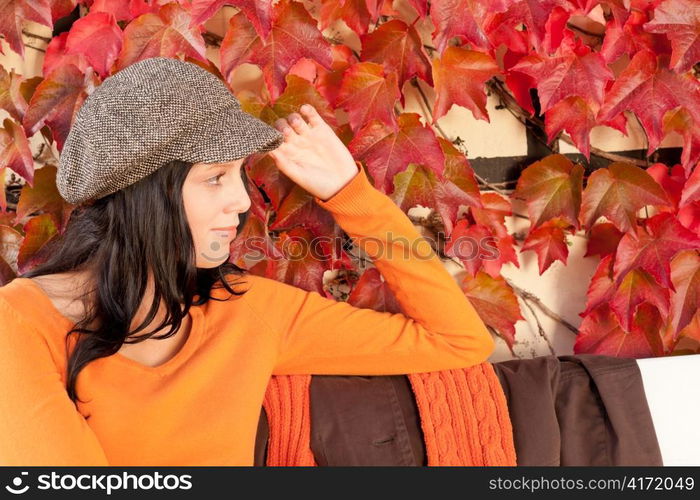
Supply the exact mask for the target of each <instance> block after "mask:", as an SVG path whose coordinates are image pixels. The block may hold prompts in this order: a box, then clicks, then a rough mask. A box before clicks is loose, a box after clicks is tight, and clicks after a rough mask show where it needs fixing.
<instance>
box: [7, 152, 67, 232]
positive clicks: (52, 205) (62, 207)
mask: <svg viewBox="0 0 700 500" xmlns="http://www.w3.org/2000/svg"><path fill="white" fill-rule="evenodd" d="M74 208H75V207H74V205H71V204H69V203H66V202H65V200H64V199H63V198H62V197H61V195H60V194H59V192H58V188H57V187H56V167H54V166H53V165H44V166H43V167H42V168H40V169H37V170H36V171H35V172H34V184H33V186H30V185H28V184H26V185H24V186H23V187H22V191H21V193H20V197H19V203H17V212H16V214H15V221H14V223H15V224H25V223H26V222H27V220H28V217H29V216H30V215H31V214H32V213H34V212H38V211H41V212H43V213H48V214H51V215H53V217H54V221H56V222H57V223H58V224H57V229H58V231H59V232H61V233H62V232H63V230H64V229H65V226H66V224H67V223H68V219H69V217H70V214H71V212H72V211H73V209H74Z"/></svg>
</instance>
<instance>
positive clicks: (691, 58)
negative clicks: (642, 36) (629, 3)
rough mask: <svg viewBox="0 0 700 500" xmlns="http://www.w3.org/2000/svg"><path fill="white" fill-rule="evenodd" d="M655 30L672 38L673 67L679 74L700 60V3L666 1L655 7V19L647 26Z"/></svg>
mask: <svg viewBox="0 0 700 500" xmlns="http://www.w3.org/2000/svg"><path fill="white" fill-rule="evenodd" d="M644 29H645V30H647V31H650V32H652V33H664V34H665V35H666V36H668V38H669V39H670V40H671V46H672V47H673V52H672V53H671V63H670V65H671V67H672V68H673V69H674V70H676V71H677V72H679V73H682V72H684V71H688V70H689V69H690V68H691V67H692V66H693V65H694V64H695V63H696V62H698V61H700V3H698V2H697V1H695V0H665V1H664V2H662V3H661V5H659V6H658V7H657V8H656V9H654V19H653V20H652V21H650V22H648V23H646V24H645V25H644Z"/></svg>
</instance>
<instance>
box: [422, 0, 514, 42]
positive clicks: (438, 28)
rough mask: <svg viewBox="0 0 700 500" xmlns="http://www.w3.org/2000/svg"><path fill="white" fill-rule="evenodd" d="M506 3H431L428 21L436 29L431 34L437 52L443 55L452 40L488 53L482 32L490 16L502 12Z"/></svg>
mask: <svg viewBox="0 0 700 500" xmlns="http://www.w3.org/2000/svg"><path fill="white" fill-rule="evenodd" d="M510 3H512V2H511V1H509V0H489V1H487V2H484V1H482V0H457V1H448V0H433V1H432V2H431V3H430V20H431V21H432V22H433V26H435V30H434V31H433V33H432V34H431V36H432V38H433V40H434V43H435V46H436V48H437V51H438V52H439V53H441V54H442V53H443V51H444V50H445V47H446V46H447V43H448V42H449V41H450V39H451V38H453V37H459V39H460V40H461V41H462V42H464V43H470V44H473V45H474V46H475V47H477V48H479V49H488V48H490V46H491V44H490V43H489V39H488V37H487V36H486V33H484V31H483V28H482V27H483V26H484V25H485V24H486V20H487V19H488V16H489V14H493V13H496V12H503V11H505V10H506V9H507V8H508V6H509V4H510Z"/></svg>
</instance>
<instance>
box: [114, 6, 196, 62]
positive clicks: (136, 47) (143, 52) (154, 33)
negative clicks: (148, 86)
mask: <svg viewBox="0 0 700 500" xmlns="http://www.w3.org/2000/svg"><path fill="white" fill-rule="evenodd" d="M190 21H191V17H190V14H189V12H188V11H186V10H184V9H183V8H182V7H180V5H178V4H177V3H176V2H170V3H167V4H166V5H164V6H163V7H161V8H160V10H159V11H158V13H157V14H156V13H152V12H149V13H146V14H143V15H141V16H139V17H137V18H136V19H134V20H133V21H131V22H130V23H129V24H128V25H127V26H126V28H125V29H124V39H123V40H124V41H123V44H122V50H121V52H120V53H119V56H118V57H117V61H116V63H115V68H114V69H115V71H119V70H122V69H124V68H126V67H127V66H130V65H131V64H133V63H135V62H137V61H141V60H142V59H147V58H150V57H157V56H162V57H172V58H176V59H183V58H185V57H189V58H192V59H195V60H198V61H201V62H202V63H204V64H207V63H208V62H209V61H208V59H207V57H206V51H205V43H204V38H202V34H201V33H200V30H199V28H189V27H188V26H189V24H190Z"/></svg>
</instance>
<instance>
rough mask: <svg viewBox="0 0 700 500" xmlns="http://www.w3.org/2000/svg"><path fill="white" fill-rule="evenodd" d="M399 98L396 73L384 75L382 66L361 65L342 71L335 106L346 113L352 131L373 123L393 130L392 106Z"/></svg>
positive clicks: (394, 122)
mask: <svg viewBox="0 0 700 500" xmlns="http://www.w3.org/2000/svg"><path fill="white" fill-rule="evenodd" d="M400 95H401V91H400V90H399V87H398V84H397V80H396V73H393V72H389V73H386V74H385V72H384V68H383V66H382V65H381V64H377V63H373V62H362V63H357V64H353V65H352V66H350V67H349V68H348V69H347V71H346V72H345V75H344V76H343V82H342V84H341V86H340V92H339V93H338V101H337V103H336V104H337V106H338V107H340V108H342V109H344V110H345V111H347V113H348V119H349V123H350V127H351V128H352V129H353V130H355V131H357V130H359V129H360V128H361V127H363V126H364V125H365V124H367V123H369V122H370V121H372V120H378V121H380V122H382V123H384V124H386V125H387V126H389V127H391V128H396V127H397V123H396V114H395V113H394V105H395V104H396V101H397V100H398V99H399V97H400Z"/></svg>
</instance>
